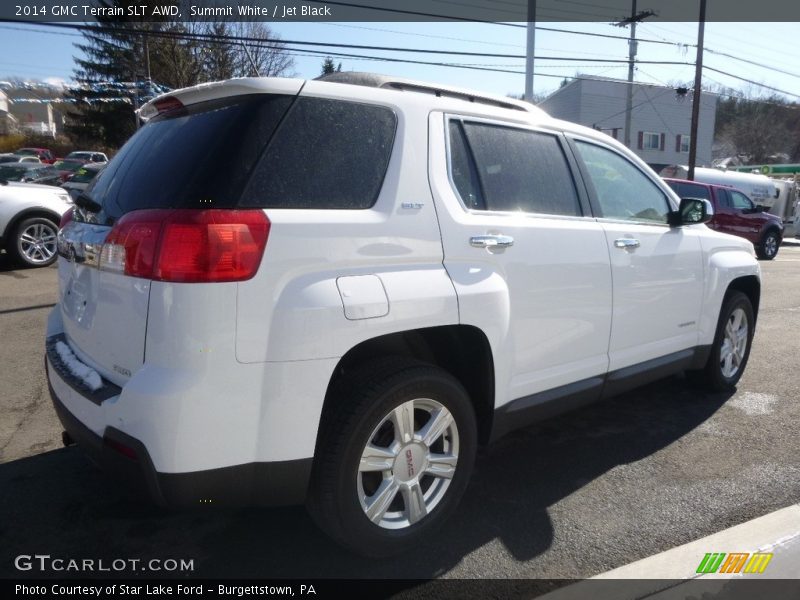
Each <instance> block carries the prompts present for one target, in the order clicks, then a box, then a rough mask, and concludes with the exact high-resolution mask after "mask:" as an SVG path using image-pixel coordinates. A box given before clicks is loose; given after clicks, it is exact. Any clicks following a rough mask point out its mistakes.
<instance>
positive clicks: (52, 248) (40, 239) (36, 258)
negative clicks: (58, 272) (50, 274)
mask: <svg viewBox="0 0 800 600" xmlns="http://www.w3.org/2000/svg"><path fill="white" fill-rule="evenodd" d="M57 235H58V225H57V224H56V223H53V221H51V220H50V219H45V218H43V217H33V218H30V219H23V220H22V221H20V222H19V223H18V224H17V226H16V227H15V228H14V232H13V233H12V235H11V239H10V240H9V243H8V252H9V254H10V255H11V258H12V259H13V260H14V261H15V262H16V263H17V264H18V265H21V266H24V267H46V266H48V265H52V264H53V263H54V262H55V261H56V258H58V253H57V245H56V236H57Z"/></svg>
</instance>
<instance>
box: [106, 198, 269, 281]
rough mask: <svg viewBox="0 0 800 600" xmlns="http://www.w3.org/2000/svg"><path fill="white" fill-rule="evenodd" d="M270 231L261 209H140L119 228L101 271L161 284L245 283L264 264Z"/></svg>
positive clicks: (114, 231) (108, 243)
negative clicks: (162, 282)
mask: <svg viewBox="0 0 800 600" xmlns="http://www.w3.org/2000/svg"><path fill="white" fill-rule="evenodd" d="M269 227H270V222H269V219H268V218H267V216H266V215H265V214H264V212H263V211H261V210H214V209H212V210H162V209H154V210H138V211H134V212H131V213H128V214H127V215H125V216H124V217H122V218H121V219H120V220H119V221H117V223H116V225H114V228H113V229H112V230H111V233H109V234H108V237H107V238H106V242H105V244H104V245H103V250H102V253H101V256H100V266H101V268H103V269H106V270H111V271H117V272H120V273H125V274H126V275H130V276H132V277H143V278H146V279H155V280H159V281H173V282H183V283H200V282H212V281H244V280H246V279H250V278H251V277H253V276H254V275H255V273H256V271H257V270H258V267H259V265H260V264H261V257H262V256H263V254H264V248H265V247H266V245H267V238H268V236H269Z"/></svg>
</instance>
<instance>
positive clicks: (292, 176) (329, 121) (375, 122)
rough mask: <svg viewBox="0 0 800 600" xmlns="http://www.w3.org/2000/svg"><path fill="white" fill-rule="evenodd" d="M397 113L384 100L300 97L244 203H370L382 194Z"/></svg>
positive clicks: (323, 206)
mask: <svg viewBox="0 0 800 600" xmlns="http://www.w3.org/2000/svg"><path fill="white" fill-rule="evenodd" d="M396 128H397V117H396V116H395V114H394V112H393V111H392V110H390V109H388V108H385V107H382V106H375V105H371V104H360V103H357V102H345V101H341V100H327V99H323V98H298V100H297V102H296V103H295V104H294V106H293V107H292V109H291V110H290V112H289V114H288V115H287V116H286V119H285V121H284V122H283V123H282V124H281V126H280V128H279V129H278V131H277V132H276V133H275V137H274V138H273V140H272V142H270V145H269V148H267V151H266V153H265V154H264V156H263V157H262V158H261V160H260V162H259V164H258V167H256V170H255V172H254V173H253V177H252V179H251V180H250V183H249V184H248V186H247V188H246V189H245V191H244V195H243V196H242V201H241V204H242V206H258V207H263V208H306V209H307V208H312V209H313V208H317V209H365V208H370V207H371V206H372V205H374V204H375V202H376V200H377V199H378V194H379V193H380V190H381V187H382V185H383V179H384V176H385V175H386V169H387V167H388V165H389V158H390V156H391V153H392V146H393V143H394V136H395V130H396Z"/></svg>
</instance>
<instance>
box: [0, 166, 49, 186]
mask: <svg viewBox="0 0 800 600" xmlns="http://www.w3.org/2000/svg"><path fill="white" fill-rule="evenodd" d="M3 180H4V181H18V182H21V183H40V184H43V185H59V184H60V183H61V177H60V176H59V173H58V170H57V169H55V168H53V166H52V165H45V164H40V163H3V164H0V181H3Z"/></svg>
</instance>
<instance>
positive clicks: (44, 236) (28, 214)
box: [0, 179, 72, 267]
mask: <svg viewBox="0 0 800 600" xmlns="http://www.w3.org/2000/svg"><path fill="white" fill-rule="evenodd" d="M71 208H72V200H71V199H70V197H69V194H68V193H67V192H66V191H64V190H62V189H61V188H58V187H54V186H52V185H38V184H35V183H18V182H16V181H5V180H2V179H0V248H4V249H5V251H6V252H7V253H8V255H9V256H10V257H11V259H12V260H13V261H14V262H15V263H16V264H17V265H19V266H23V267H46V266H47V265H51V264H53V263H54V262H55V261H56V235H57V234H58V224H59V222H60V221H61V217H62V216H63V215H64V214H65V213H67V211H69V210H70V209H71Z"/></svg>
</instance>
